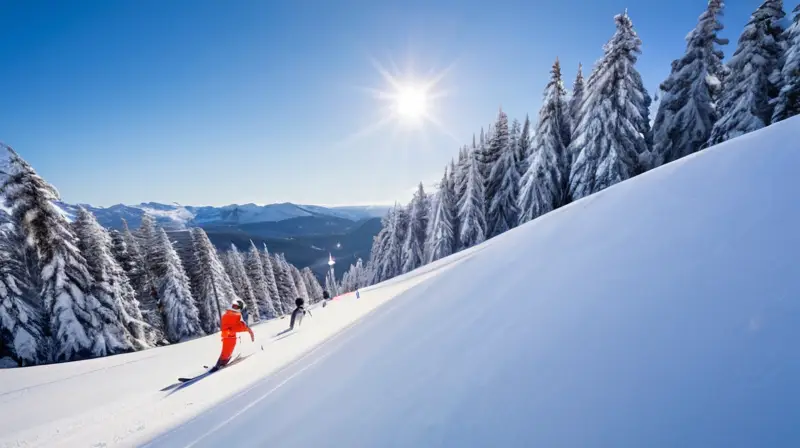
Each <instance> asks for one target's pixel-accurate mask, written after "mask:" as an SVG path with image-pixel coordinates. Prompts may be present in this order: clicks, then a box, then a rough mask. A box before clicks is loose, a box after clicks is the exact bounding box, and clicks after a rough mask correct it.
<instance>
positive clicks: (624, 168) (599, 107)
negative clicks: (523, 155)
mask: <svg viewBox="0 0 800 448" xmlns="http://www.w3.org/2000/svg"><path fill="white" fill-rule="evenodd" d="M614 21H615V22H616V25H617V31H616V32H615V33H614V36H613V37H612V38H611V40H609V41H608V43H606V45H605V47H604V56H603V57H602V58H601V59H600V61H599V62H598V63H597V66H596V67H595V69H594V70H593V72H592V74H591V76H589V80H588V81H587V84H586V93H585V97H584V101H583V103H582V104H583V105H582V106H581V111H582V114H583V115H582V116H581V117H580V121H579V122H578V123H577V125H576V127H575V131H574V132H573V140H572V143H571V145H570V150H569V151H570V153H572V154H573V155H574V156H575V159H574V162H573V164H572V170H571V173H570V180H569V193H570V196H571V199H572V200H577V199H580V198H582V197H584V196H588V195H590V194H592V193H595V192H598V191H600V190H603V189H605V188H607V187H610V186H611V185H614V184H616V183H618V182H621V181H623V180H626V179H629V178H631V177H633V176H636V175H637V174H640V173H641V172H642V171H643V166H642V163H641V161H640V158H642V159H645V158H646V157H647V155H648V154H649V148H648V141H649V140H650V139H651V137H649V136H650V135H651V133H650V118H649V111H648V109H649V107H650V96H649V95H648V94H647V91H646V89H645V88H644V85H643V84H642V78H641V76H640V75H639V72H638V71H636V68H635V67H634V65H635V64H636V60H637V58H638V56H637V55H638V54H639V53H640V51H641V50H640V47H641V44H642V41H641V40H640V39H639V36H637V34H636V31H634V29H633V23H632V22H631V19H630V18H629V17H628V14H627V12H626V13H624V14H620V15H617V16H616V17H614ZM609 123H615V125H614V126H609V125H608V124H609Z"/></svg>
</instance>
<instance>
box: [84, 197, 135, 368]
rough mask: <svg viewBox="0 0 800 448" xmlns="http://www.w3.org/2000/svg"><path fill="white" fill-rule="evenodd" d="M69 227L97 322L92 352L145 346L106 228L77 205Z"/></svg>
mask: <svg viewBox="0 0 800 448" xmlns="http://www.w3.org/2000/svg"><path fill="white" fill-rule="evenodd" d="M73 228H74V230H75V235H76V236H77V238H78V249H79V250H80V252H81V254H83V256H84V258H85V259H86V267H87V269H88V270H89V274H90V275H91V276H92V287H91V297H92V298H93V300H92V306H91V312H92V315H93V316H94V320H95V323H96V325H98V326H99V328H98V332H97V334H96V336H95V338H94V346H93V352H94V354H95V356H107V355H113V354H117V353H125V352H130V351H133V350H141V349H145V348H148V347H149V344H148V342H147V337H146V335H145V327H146V324H145V323H144V322H143V318H142V313H141V311H140V310H139V302H138V301H137V300H136V294H135V292H134V291H133V288H132V287H131V285H130V283H129V281H128V276H127V275H126V274H125V272H124V271H123V270H122V267H121V266H120V265H119V263H117V260H116V259H115V258H114V256H113V255H112V254H111V237H110V236H109V234H108V231H107V230H106V229H104V228H103V227H102V226H100V224H99V223H98V222H97V219H95V217H94V215H93V214H91V213H90V212H89V211H88V210H86V209H85V208H83V207H79V208H78V213H77V219H75V222H74V223H73Z"/></svg>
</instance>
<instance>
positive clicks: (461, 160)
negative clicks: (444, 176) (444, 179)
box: [409, 135, 475, 214]
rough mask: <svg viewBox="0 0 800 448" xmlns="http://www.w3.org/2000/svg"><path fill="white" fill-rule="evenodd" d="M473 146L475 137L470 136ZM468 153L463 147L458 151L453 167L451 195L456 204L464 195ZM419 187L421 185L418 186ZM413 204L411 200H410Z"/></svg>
mask: <svg viewBox="0 0 800 448" xmlns="http://www.w3.org/2000/svg"><path fill="white" fill-rule="evenodd" d="M472 140H473V144H474V141H475V136H474V135H473V136H472ZM468 152H469V147H467V145H464V146H463V147H461V148H460V149H459V150H458V163H456V165H455V173H454V176H453V178H454V182H455V183H454V187H453V194H454V195H455V201H456V202H458V201H459V200H460V199H461V196H463V195H464V175H465V173H466V172H467V171H466V167H465V164H466V163H467V153H468ZM420 186H421V185H420ZM412 202H413V200H412ZM410 213H411V204H409V214H410Z"/></svg>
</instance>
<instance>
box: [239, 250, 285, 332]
mask: <svg viewBox="0 0 800 448" xmlns="http://www.w3.org/2000/svg"><path fill="white" fill-rule="evenodd" d="M244 264H245V270H246V271H247V277H248V278H250V283H251V284H252V285H253V294H254V295H255V297H256V303H257V304H258V313H259V315H260V316H261V318H262V319H274V318H276V317H278V313H277V312H276V311H275V305H274V304H273V303H272V297H271V296H270V295H269V284H268V283H267V278H266V276H264V265H263V264H261V254H260V253H259V251H258V248H257V247H256V245H255V243H253V242H252V241H250V251H249V252H248V253H247V257H246V258H245V263H244Z"/></svg>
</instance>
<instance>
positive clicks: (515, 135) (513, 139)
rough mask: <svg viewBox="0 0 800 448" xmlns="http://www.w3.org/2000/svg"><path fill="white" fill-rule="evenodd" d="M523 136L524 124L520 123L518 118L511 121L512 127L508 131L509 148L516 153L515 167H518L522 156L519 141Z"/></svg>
mask: <svg viewBox="0 0 800 448" xmlns="http://www.w3.org/2000/svg"><path fill="white" fill-rule="evenodd" d="M521 135H522V123H520V122H519V120H517V119H516V118H515V119H513V120H511V127H509V129H508V146H509V148H511V150H512V151H513V152H514V166H515V167H516V166H517V165H518V164H519V160H520V159H519V156H520V151H521V150H520V149H519V144H520V143H519V139H520V136H521Z"/></svg>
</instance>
